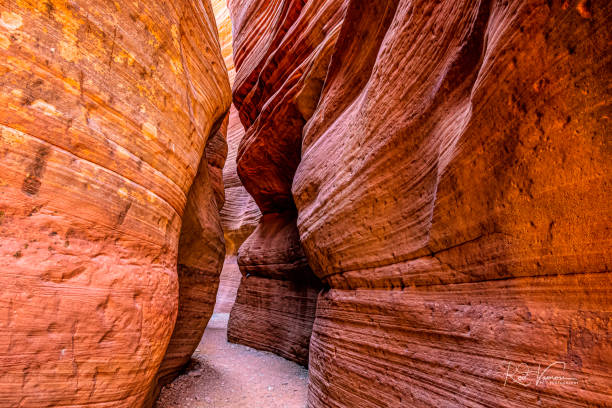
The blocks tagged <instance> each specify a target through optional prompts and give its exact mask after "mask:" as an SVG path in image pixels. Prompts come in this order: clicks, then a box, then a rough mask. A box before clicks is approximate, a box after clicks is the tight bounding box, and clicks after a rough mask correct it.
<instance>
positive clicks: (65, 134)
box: [0, 0, 230, 407]
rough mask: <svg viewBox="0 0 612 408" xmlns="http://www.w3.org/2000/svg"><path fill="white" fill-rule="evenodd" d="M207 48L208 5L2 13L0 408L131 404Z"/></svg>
mask: <svg viewBox="0 0 612 408" xmlns="http://www.w3.org/2000/svg"><path fill="white" fill-rule="evenodd" d="M218 48H219V45H218V40H217V37H216V30H214V23H213V20H212V15H211V9H210V5H209V4H208V2H203V3H202V2H189V1H180V0H179V1H178V2H173V3H166V2H156V1H140V2H138V3H128V2H122V3H118V2H115V3H112V2H110V3H109V2H100V1H72V2H70V3H68V4H66V3H64V2H58V1H46V2H27V1H23V2H21V1H20V2H8V3H7V2H3V3H2V4H0V73H1V75H0V78H1V79H0V190H1V192H0V236H1V239H0V286H1V287H2V288H3V289H2V295H1V296H0V315H1V316H3V318H2V319H1V320H0V325H1V333H2V334H1V335H0V367H2V369H1V370H0V405H2V406H17V405H22V406H28V407H37V406H60V405H61V406H76V405H79V406H80V405H90V404H91V405H100V406H140V405H142V403H143V401H144V399H145V398H146V396H147V395H148V393H149V391H150V389H151V387H152V385H153V381H154V379H155V375H156V372H157V369H158V367H159V365H160V363H161V361H162V358H163V356H164V353H165V350H166V346H167V344H168V341H169V340H170V336H171V334H172V329H173V324H174V320H175V317H176V314H177V301H178V299H177V293H178V280H177V273H176V265H177V250H178V246H179V232H180V228H181V219H182V217H183V214H184V208H185V205H186V202H187V195H188V192H189V190H190V187H191V184H192V181H193V179H194V177H195V175H196V171H197V169H198V165H199V163H200V158H201V157H202V154H203V151H204V148H205V145H206V143H207V140H208V139H209V134H210V133H211V130H215V129H214V125H215V123H218V122H219V121H220V120H221V119H222V118H223V115H224V114H225V112H226V111H227V109H228V107H229V103H230V99H229V87H228V84H227V76H226V73H225V69H224V67H223V64H222V58H221V55H220V52H219V50H218ZM204 162H205V161H204ZM217 167H218V166H217ZM206 171H208V170H207V169H206ZM206 171H205V172H206ZM201 187H203V188H204V184H203V185H202V186H201ZM206 188H207V189H208V190H207V192H206V193H205V194H207V196H206V198H207V199H210V198H211V196H212V187H211V186H206ZM203 210H204V209H203V208H200V209H199V210H198V211H199V212H200V213H199V214H200V215H204V214H203V213H202V211H203ZM204 216H205V219H207V220H208V221H211V222H213V220H214V219H215V216H214V214H206V215H204ZM216 222H217V223H218V221H216ZM214 225H215V224H211V226H210V227H211V228H212V226H214ZM217 233H218V231H217ZM217 250H218V248H215V251H217ZM216 255H218V254H211V255H210V256H211V257H214V256H216Z"/></svg>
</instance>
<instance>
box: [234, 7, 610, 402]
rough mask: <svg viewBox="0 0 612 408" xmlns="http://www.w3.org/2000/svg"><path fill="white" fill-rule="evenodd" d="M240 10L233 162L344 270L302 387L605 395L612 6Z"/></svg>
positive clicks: (322, 260)
mask: <svg viewBox="0 0 612 408" xmlns="http://www.w3.org/2000/svg"><path fill="white" fill-rule="evenodd" d="M230 8H231V9H232V14H233V23H234V34H235V41H234V49H235V62H236V66H237V68H238V71H237V76H236V83H235V85H234V91H233V92H234V103H235V104H236V106H237V108H238V110H239V112H240V117H241V120H242V123H243V124H244V125H245V127H246V129H247V131H246V135H245V137H244V139H243V141H242V143H241V146H240V150H239V154H238V172H239V174H240V176H241V179H242V181H243V182H244V185H245V186H246V188H247V190H249V192H251V193H252V194H253V196H254V199H255V201H256V202H257V204H258V205H259V207H260V209H261V210H262V213H264V216H266V215H267V214H272V213H278V212H283V211H287V210H290V209H291V207H292V205H293V202H295V205H296V207H297V210H298V219H297V227H298V230H299V236H300V240H301V244H302V246H303V250H304V252H305V254H306V256H307V258H308V260H309V263H310V266H311V267H312V269H313V271H314V272H315V274H316V275H317V276H318V277H319V278H320V279H322V280H323V281H324V282H325V283H326V284H327V285H329V287H330V288H329V290H325V291H324V292H323V293H322V294H321V295H320V296H319V299H318V305H317V312H316V316H317V317H316V320H315V323H314V329H313V336H312V339H311V344H310V394H309V406H312V407H354V406H359V407H379V406H387V407H397V406H407V407H412V406H419V407H420V406H436V407H438V406H516V407H523V406H604V405H606V404H609V401H608V395H609V394H610V391H611V388H610V387H611V383H610V378H609V374H608V373H609V371H610V368H611V367H612V360H611V359H610V356H612V348H611V344H612V341H611V340H612V339H611V338H610V333H611V332H612V323H611V322H612V320H611V319H610V317H611V313H612V302H611V301H610V299H612V296H611V295H612V276H611V274H610V272H609V267H608V265H609V264H610V261H611V258H610V254H611V253H612V251H611V249H612V248H611V247H612V245H611V240H610V237H609V233H608V230H607V229H608V227H607V224H608V221H607V220H609V219H610V216H611V214H610V209H609V205H608V204H607V203H608V202H609V200H610V194H609V185H610V182H611V181H612V180H611V179H610V175H611V174H612V171H611V170H612V169H611V166H610V163H612V161H611V160H610V149H609V142H608V139H609V138H608V137H607V135H608V133H609V132H608V131H607V126H608V122H609V120H610V119H609V108H610V105H609V92H608V88H607V78H608V77H609V66H610V63H611V61H610V58H611V57H610V55H611V53H610V42H609V30H608V28H607V21H608V20H609V18H610V15H611V14H612V13H611V12H612V8H611V6H610V4H609V3H608V2H605V1H588V2H587V1H582V0H581V1H573V2H570V1H543V0H542V1H539V0H510V1H504V2H501V1H487V0H483V1H467V0H466V1H455V0H452V1H451V0H449V1H437V2H432V1H425V0H422V1H413V0H410V1H409V0H376V1H374V0H372V1H356V0H353V1H351V0H346V1H334V0H326V1H316V2H304V1H299V0H295V1H290V0H287V1H274V2H270V1H248V2H247V1H240V0H234V1H232V2H230ZM264 223H265V221H264ZM256 234H257V233H256ZM264 238H265V237H264V235H261V236H260V237H259V238H256V237H254V236H252V237H251V238H249V240H254V241H256V240H263V239H264ZM247 243H248V241H247ZM245 245H247V244H245ZM268 245H269V247H268V248H267V249H266V251H269V249H270V248H271V247H272V246H273V243H270V244H268ZM251 248H252V246H250V245H247V247H246V248H245V251H246V252H245V256H244V257H242V250H241V259H242V262H241V264H242V265H241V267H242V268H243V269H244V268H245V267H246V268H247V269H248V268H252V266H253V265H252V264H250V262H253V259H255V257H253V256H251V255H250V252H251V251H252V249H251ZM260 248H264V247H263V246H260ZM265 253H266V252H263V249H262V252H261V255H262V256H263V254H265ZM257 262H262V261H261V260H258V261H257ZM262 263H265V262H262ZM256 269H259V268H256ZM265 273H266V274H267V275H264V274H262V276H269V272H265ZM251 279H253V281H254V282H265V281H264V280H263V278H262V277H249V278H247V279H246V281H249V280H251ZM244 282H245V279H243V284H244ZM264 287H265V285H264V284H263V283H261V284H260V283H257V284H255V283H253V288H254V289H252V290H250V291H249V290H248V289H249V288H248V287H246V286H245V288H241V289H240V291H239V292H245V293H250V295H249V296H251V298H252V299H251V301H250V302H242V303H243V304H249V303H250V304H251V310H254V309H256V306H255V305H262V304H263V305H267V304H269V303H270V302H268V301H264V300H265V297H263V296H262V295H260V293H263V292H265V291H270V289H264ZM282 290H283V289H280V290H279V291H280V292H282ZM285 293H286V292H285ZM258 297H259V298H260V299H258V300H255V299H257V298H258ZM239 298H240V295H239ZM281 303H282V304H286V303H285V302H281ZM257 307H260V306H257ZM278 309H279V310H282V308H280V307H278ZM243 314H245V315H246V314H247V312H246V311H245V312H243ZM232 317H233V318H236V317H235V316H232ZM272 319H273V318H272ZM230 324H231V322H230ZM253 330H257V327H254V328H253ZM266 330H268V331H270V330H269V329H268V328H267V327H266ZM252 336H253V337H255V336H259V337H261V336H260V334H259V333H254V334H252ZM538 367H539V368H540V374H538ZM545 368H547V371H546V372H547V375H548V376H549V378H548V379H547V380H546V379H545V380H544V381H542V376H541V374H542V370H544V369H545ZM525 374H526V375H525Z"/></svg>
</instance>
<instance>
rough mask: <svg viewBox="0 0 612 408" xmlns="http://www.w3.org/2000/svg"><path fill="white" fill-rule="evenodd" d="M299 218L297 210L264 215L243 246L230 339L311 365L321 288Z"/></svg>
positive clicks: (229, 326) (229, 327)
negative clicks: (301, 236)
mask: <svg viewBox="0 0 612 408" xmlns="http://www.w3.org/2000/svg"><path fill="white" fill-rule="evenodd" d="M295 216H296V214H295V213H294V212H293V211H289V212H285V213H282V214H264V215H263V217H262V220H261V223H260V224H259V225H258V226H257V229H256V230H255V232H253V234H252V235H251V236H250V237H249V238H248V239H247V240H246V241H245V242H244V244H243V245H242V246H241V247H240V251H239V254H238V265H239V267H240V272H242V274H243V278H242V280H241V281H240V287H239V288H238V295H237V297H236V303H235V304H234V307H233V308H232V312H231V314H230V320H229V322H228V330H227V338H228V340H229V341H231V342H234V343H241V344H245V345H247V346H251V347H254V348H257V349H260V350H267V351H272V352H274V353H276V354H279V355H280V356H282V357H285V358H287V359H290V360H293V361H296V362H297V363H300V364H302V365H307V363H308V344H309V342H310V334H311V332H312V324H313V321H314V316H315V310H316V298H317V295H318V292H319V290H320V286H321V285H320V283H319V282H318V279H316V278H315V277H314V275H313V273H312V270H311V269H310V267H309V266H308V262H307V260H306V257H305V256H304V251H303V250H302V246H301V245H300V240H299V235H298V231H297V228H296V225H295V219H296V218H295Z"/></svg>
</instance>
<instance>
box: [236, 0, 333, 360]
mask: <svg viewBox="0 0 612 408" xmlns="http://www.w3.org/2000/svg"><path fill="white" fill-rule="evenodd" d="M228 5H229V8H230V11H231V14H232V24H233V34H234V63H235V66H236V78H235V83H234V86H233V95H234V105H235V106H236V109H237V111H238V114H239V117H240V120H241V122H242V124H243V125H244V128H245V134H244V136H243V137H242V140H241V141H240V145H239V148H238V152H237V173H238V175H239V177H240V180H241V182H242V184H243V185H244V187H245V188H246V190H247V191H248V193H250V194H251V196H252V197H253V199H254V201H255V202H256V204H257V206H258V208H259V210H260V211H261V213H262V214H263V217H262V218H261V221H260V223H259V225H258V227H257V228H256V229H255V231H254V232H253V233H252V235H250V236H249V238H248V239H247V240H246V241H245V242H244V243H243V244H242V246H241V247H240V249H239V251H238V265H239V267H240V270H241V272H242V274H243V277H242V280H241V283H240V288H239V290H238V296H237V299H236V304H235V305H234V308H233V309H232V313H231V316H230V320H229V326H228V339H229V340H230V341H233V342H238V343H242V344H247V345H249V346H251V347H255V348H258V349H262V350H268V351H272V352H275V353H277V354H280V355H282V356H283V357H286V358H289V359H291V360H294V361H297V362H299V363H301V364H306V363H307V361H308V347H309V341H310V335H311V330H312V324H313V321H314V311H315V309H316V297H317V294H318V292H319V290H320V289H321V287H322V286H321V284H320V282H319V281H318V279H317V278H316V277H315V276H314V274H313V273H312V270H311V268H310V267H309V265H308V262H307V261H306V257H305V254H304V252H303V250H302V247H301V243H300V240H299V234H298V230H297V224H296V220H297V211H296V207H295V204H294V202H293V197H292V194H291V183H292V180H293V175H294V173H295V169H296V167H297V165H298V163H299V161H300V144H301V134H302V128H303V126H304V123H305V119H304V115H305V114H306V113H304V112H307V111H309V110H310V111H312V110H313V106H311V105H312V98H313V95H316V94H318V93H319V92H320V87H321V85H322V83H323V79H324V74H325V67H326V65H327V63H328V61H329V56H330V50H331V45H332V44H333V41H326V40H325V39H326V38H327V37H328V35H329V37H330V38H334V33H336V32H337V30H338V27H339V23H340V21H341V19H340V17H341V14H342V13H341V11H342V10H341V7H339V6H338V5H336V4H327V3H326V2H320V1H319V2H310V3H308V4H304V2H303V1H286V2H278V1H276V2H257V1H254V2H249V1H240V0H236V1H230V2H229V4H228Z"/></svg>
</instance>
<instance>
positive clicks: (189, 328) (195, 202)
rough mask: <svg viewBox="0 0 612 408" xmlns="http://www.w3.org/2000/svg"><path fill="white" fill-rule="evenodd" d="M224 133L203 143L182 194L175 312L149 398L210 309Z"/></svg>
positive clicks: (188, 348) (219, 260)
mask: <svg viewBox="0 0 612 408" xmlns="http://www.w3.org/2000/svg"><path fill="white" fill-rule="evenodd" d="M224 132H225V129H220V130H218V131H216V132H215V134H214V136H211V137H210V138H209V139H208V143H207V144H206V149H205V150H204V153H205V155H204V156H203V157H202V160H201V162H200V168H199V170H198V173H197V174H196V177H195V179H194V182H193V184H192V185H191V189H190V191H189V194H188V196H187V205H186V207H185V213H184V215H183V225H182V227H181V235H180V238H179V247H178V269H177V272H178V283H179V298H178V314H177V317H176V323H175V324H174V330H173V332H172V336H171V338H170V342H169V343H168V347H167V349H166V354H165V356H164V359H163V360H162V363H161V365H160V367H159V370H158V373H157V388H156V390H155V391H154V393H153V394H152V400H153V399H156V397H157V395H158V394H159V391H160V387H162V386H163V385H165V384H167V383H169V382H170V381H172V380H174V378H176V376H177V375H178V374H179V372H180V370H181V369H182V368H183V367H185V366H186V365H187V364H188V363H189V360H190V358H191V355H192V354H193V352H194V351H195V349H196V347H197V346H198V344H199V343H200V340H201V338H202V334H203V333H204V329H205V328H206V325H207V324H208V320H209V319H210V316H211V315H212V313H213V309H214V306H215V299H216V296H217V288H218V286H219V274H220V273H221V268H222V266H223V258H224V256H225V245H224V242H223V230H222V228H221V222H220V219H219V208H220V207H221V206H222V205H223V180H222V178H221V169H222V167H223V163H224V161H225V154H224V150H225V148H226V144H225V137H224ZM220 150H221V151H220ZM213 175H216V176H217V177H214V176H213ZM151 402H152V401H151Z"/></svg>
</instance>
